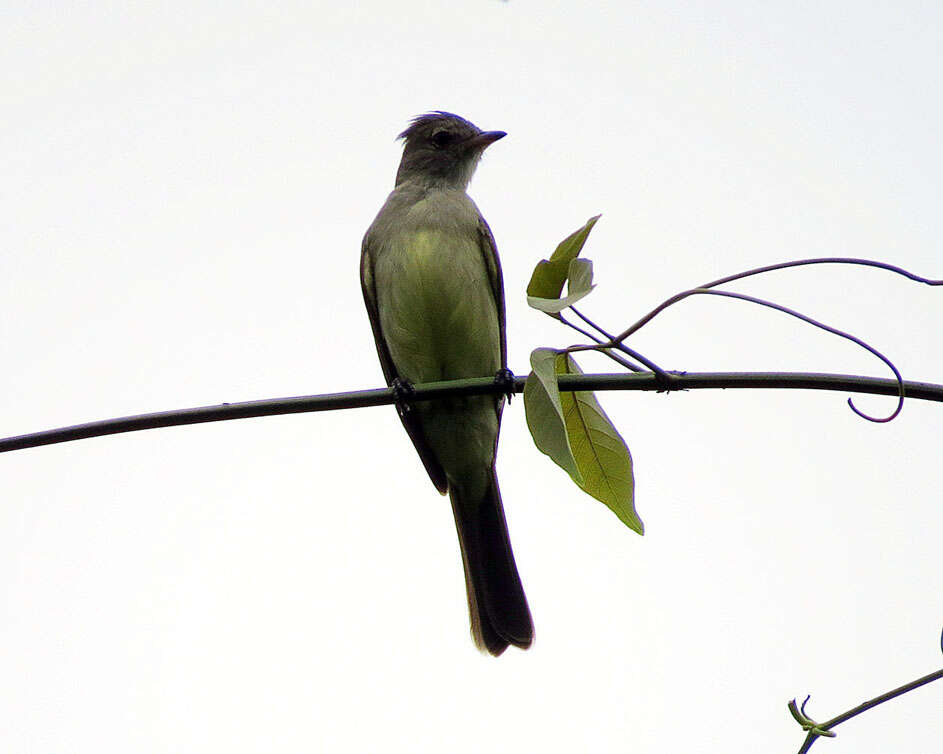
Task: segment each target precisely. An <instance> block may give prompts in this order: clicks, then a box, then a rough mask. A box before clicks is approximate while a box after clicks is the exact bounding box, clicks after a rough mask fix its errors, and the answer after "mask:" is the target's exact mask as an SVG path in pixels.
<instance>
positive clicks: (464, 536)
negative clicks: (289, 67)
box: [360, 111, 534, 655]
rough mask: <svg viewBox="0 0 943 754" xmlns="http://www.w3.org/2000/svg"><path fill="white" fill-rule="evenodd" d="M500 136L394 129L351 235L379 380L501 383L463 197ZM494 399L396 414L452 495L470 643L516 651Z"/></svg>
mask: <svg viewBox="0 0 943 754" xmlns="http://www.w3.org/2000/svg"><path fill="white" fill-rule="evenodd" d="M505 135H506V134H505V133H504V132H503V131H482V130H481V129H479V128H477V127H476V126H475V125H473V124H472V123H469V122H468V121H467V120H465V119H464V118H460V117H458V116H457V115H452V114H451V113H446V112H441V111H437V112H433V113H428V114H426V115H420V116H419V117H417V118H415V119H413V120H412V122H411V123H410V126H409V128H407V129H406V130H405V131H403V133H401V134H400V136H399V138H401V139H403V140H404V142H405V144H404V147H403V158H402V160H401V161H400V165H399V170H398V171H397V173H396V185H395V187H394V189H393V192H392V193H391V194H390V195H389V197H388V198H387V200H386V203H385V204H384V205H383V207H382V208H381V209H380V212H379V214H378V215H377V217H376V219H375V220H374V221H373V224H372V225H371V226H370V228H369V230H367V234H366V235H365V236H364V239H363V247H362V254H361V260H360V281H361V285H362V286H363V297H364V301H365V302H366V305H367V312H368V313H369V315H370V324H371V326H372V327H373V337H374V339H375V340H376V347H377V353H378V354H379V356H380V363H381V365H382V367H383V374H384V376H385V377H386V380H387V383H388V384H390V385H393V386H394V387H396V388H397V390H398V391H400V392H401V393H402V394H403V395H404V396H407V397H408V391H409V389H410V387H411V385H412V384H415V383H423V382H438V381H442V380H456V379H463V378H469V377H486V376H492V375H495V376H496V379H498V380H502V379H503V380H507V379H509V377H510V372H508V371H507V339H506V335H505V313H504V282H503V280H502V277H501V264H500V262H499V260H498V250H497V248H496V247H495V243H494V237H493V236H492V235H491V229H490V228H489V227H488V223H486V222H485V219H484V218H483V217H482V216H481V212H479V211H478V207H476V206H475V203H474V202H473V201H472V200H471V199H470V198H469V196H468V194H466V193H465V190H466V188H467V187H468V183H469V181H470V180H471V177H472V175H473V174H474V172H475V168H476V167H477V165H478V161H479V159H480V158H481V155H482V153H483V152H484V150H485V149H486V148H487V147H488V146H489V145H490V144H492V143H494V142H495V141H497V140H498V139H500V138H502V137H503V136H505ZM503 407H504V396H501V395H479V396H470V397H465V398H447V399H444V400H433V401H416V402H414V403H408V402H406V401H405V400H404V401H401V402H399V403H398V405H397V411H398V413H399V416H400V419H402V422H403V425H404V426H405V427H406V431H407V432H408V433H409V437H410V438H411V439H412V441H413V444H414V445H415V446H416V450H417V451H418V452H419V457H420V458H421V459H422V462H423V465H424V466H425V467H426V471H427V472H428V473H429V476H430V478H431V479H432V483H433V484H434V485H435V487H436V489H437V490H438V491H439V492H440V493H442V494H443V495H444V494H446V492H447V493H448V494H449V497H450V499H451V501H452V512H453V513H454V515H455V527H456V529H457V530H458V539H459V544H460V545H461V550H462V561H463V563H464V566H465V587H466V590H467V593H468V611H469V614H470V617H471V631H472V637H473V638H474V640H475V644H476V645H477V646H478V648H479V649H481V650H483V651H488V652H490V653H491V654H493V655H499V654H501V653H502V652H503V651H504V650H505V649H507V647H508V645H510V644H513V645H514V646H516V647H521V648H522V649H526V648H527V647H529V646H530V644H531V642H532V641H533V639H534V626H533V623H532V621H531V617H530V610H529V608H528V607H527V599H526V597H525V596H524V588H523V587H522V586H521V579H520V576H519V575H518V572H517V565H516V564H515V562H514V554H513V553H512V551H511V542H510V539H509V537H508V529H507V522H506V520H505V517H504V507H503V505H502V504H501V493H500V491H499V490H498V478H497V476H496V474H495V455H496V451H497V444H498V431H499V429H500V425H501V411H502V409H503Z"/></svg>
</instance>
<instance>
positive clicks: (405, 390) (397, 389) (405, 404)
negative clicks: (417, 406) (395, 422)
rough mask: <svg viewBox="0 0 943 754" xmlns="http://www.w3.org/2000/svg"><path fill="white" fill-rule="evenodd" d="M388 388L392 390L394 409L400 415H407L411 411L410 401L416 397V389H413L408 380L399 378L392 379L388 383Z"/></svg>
mask: <svg viewBox="0 0 943 754" xmlns="http://www.w3.org/2000/svg"><path fill="white" fill-rule="evenodd" d="M390 387H391V388H393V397H394V398H395V399H396V408H398V409H399V410H400V412H401V413H404V414H407V413H409V412H410V411H412V408H413V407H412V405H411V404H412V400H413V398H414V397H415V395H416V388H414V387H413V383H411V382H410V381H409V380H404V379H403V378H401V377H394V378H393V380H392V381H391V382H390Z"/></svg>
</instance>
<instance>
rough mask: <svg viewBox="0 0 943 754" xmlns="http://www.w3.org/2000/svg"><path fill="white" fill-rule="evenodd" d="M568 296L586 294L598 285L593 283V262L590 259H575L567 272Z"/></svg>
mask: <svg viewBox="0 0 943 754" xmlns="http://www.w3.org/2000/svg"><path fill="white" fill-rule="evenodd" d="M566 281H567V282H566V292H567V297H568V298H572V297H573V296H577V295H578V296H580V297H582V296H585V295H586V294H587V293H589V292H590V291H591V290H593V288H595V287H596V286H595V285H593V263H592V261H591V260H589V259H573V260H571V261H570V266H569V268H568V269H567V273H566Z"/></svg>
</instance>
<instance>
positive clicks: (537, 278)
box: [527, 215, 602, 299]
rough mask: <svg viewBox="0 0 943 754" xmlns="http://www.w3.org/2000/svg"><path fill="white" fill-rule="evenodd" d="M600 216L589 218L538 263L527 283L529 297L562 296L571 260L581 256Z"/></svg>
mask: <svg viewBox="0 0 943 754" xmlns="http://www.w3.org/2000/svg"><path fill="white" fill-rule="evenodd" d="M600 217H602V215H596V216H595V217H591V218H589V220H587V221H586V224H585V225H583V227H582V228H580V229H579V230H577V231H575V232H573V233H571V234H570V235H568V236H567V237H566V238H564V239H563V240H562V241H561V242H560V244H559V245H558V246H557V248H556V250H555V251H554V252H553V254H551V255H550V259H542V260H540V261H539V262H538V263H537V266H536V267H535V268H534V272H533V274H532V275H531V277H530V282H529V283H528V284H527V295H528V297H531V296H532V297H534V298H549V299H556V298H560V294H561V293H562V292H563V284H564V283H565V282H566V279H567V273H568V271H569V268H570V262H571V261H572V260H573V259H576V257H578V256H579V253H580V251H582V250H583V244H585V243H586V239H587V238H588V237H589V232H590V231H591V230H592V229H593V226H594V225H595V224H596V221H597V220H599V218H600Z"/></svg>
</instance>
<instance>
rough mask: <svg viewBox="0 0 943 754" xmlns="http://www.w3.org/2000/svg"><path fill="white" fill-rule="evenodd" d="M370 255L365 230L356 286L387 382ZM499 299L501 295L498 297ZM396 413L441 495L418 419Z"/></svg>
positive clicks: (390, 376)
mask: <svg viewBox="0 0 943 754" xmlns="http://www.w3.org/2000/svg"><path fill="white" fill-rule="evenodd" d="M373 267H374V259H373V255H372V254H371V253H370V236H369V234H368V235H367V236H366V237H365V238H364V239H363V246H362V248H361V252H360V287H361V288H362V289H363V300H364V303H365V304H366V305H367V314H368V315H369V317H370V327H371V328H372V329H373V340H374V342H375V343H376V347H377V354H378V355H379V357H380V366H381V367H382V368H383V376H384V377H385V378H386V383H387V384H388V385H389V384H391V383H392V382H393V380H395V379H396V378H397V377H399V373H398V372H397V371H396V365H395V364H394V363H393V357H392V356H390V351H389V349H388V348H387V347H386V339H385V338H384V337H383V331H382V329H381V327H380V312H379V309H378V307H377V291H376V281H375V279H374V274H373ZM502 302H503V299H502ZM501 320H502V332H503V320H504V317H503V309H502V317H501ZM396 413H397V414H399V418H400V420H401V421H402V422H403V426H404V427H405V428H406V433H407V434H408V435H409V439H410V440H412V441H413V445H415V446H416V452H417V453H419V458H420V459H421V460H422V465H423V466H425V467H426V471H427V472H428V473H429V478H430V479H431V480H432V483H433V484H434V485H435V488H436V489H437V490H438V491H439V492H440V493H442V494H443V495H444V494H445V493H446V492H447V491H448V488H449V485H448V480H447V479H446V478H445V471H444V470H443V468H442V465H441V464H440V463H439V462H438V460H437V459H436V457H435V454H434V453H433V452H432V449H431V448H430V447H429V443H428V442H427V441H426V436H425V433H424V432H423V431H422V423H421V422H420V421H419V417H418V416H417V415H416V412H415V411H410V410H409V406H401V405H399V404H397V405H396Z"/></svg>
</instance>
